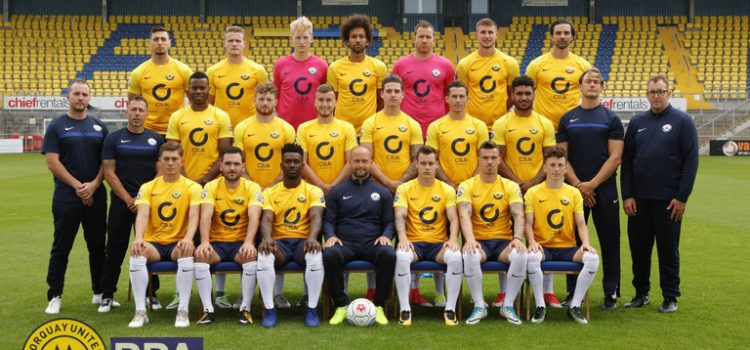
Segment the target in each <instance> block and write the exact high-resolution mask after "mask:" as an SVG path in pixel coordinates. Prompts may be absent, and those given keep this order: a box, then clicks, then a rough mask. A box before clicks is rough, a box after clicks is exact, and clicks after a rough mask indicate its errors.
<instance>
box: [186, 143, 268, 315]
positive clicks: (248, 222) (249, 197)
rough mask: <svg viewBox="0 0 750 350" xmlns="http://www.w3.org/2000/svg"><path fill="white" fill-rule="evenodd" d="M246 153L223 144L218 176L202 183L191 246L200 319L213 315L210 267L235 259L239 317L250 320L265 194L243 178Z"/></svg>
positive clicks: (257, 186) (258, 186)
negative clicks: (238, 270) (196, 230)
mask: <svg viewBox="0 0 750 350" xmlns="http://www.w3.org/2000/svg"><path fill="white" fill-rule="evenodd" d="M244 159H245V157H244V155H243V153H242V150H241V149H240V148H238V147H227V148H225V149H224V150H223V151H222V154H221V156H220V157H219V170H220V171H221V174H222V176H220V177H219V178H217V179H215V180H212V181H210V182H209V183H207V184H206V186H205V187H204V189H203V192H202V193H201V218H200V227H199V229H200V235H201V244H200V245H199V246H198V248H196V250H195V285H196V286H197V287H198V295H200V298H201V303H203V313H202V314H201V316H200V318H199V319H198V324H209V323H211V322H213V320H214V306H213V304H212V303H211V272H210V271H209V269H210V268H211V266H213V265H216V264H218V263H220V262H224V261H227V262H231V261H234V262H236V263H238V264H240V265H242V277H240V283H241V284H242V303H241V304H240V314H239V320H240V323H242V324H252V323H253V318H252V317H251V316H250V303H251V302H252V299H253V292H254V291H255V270H256V267H257V262H256V258H257V251H256V249H255V234H256V233H257V232H258V223H259V222H260V212H261V206H262V205H263V197H262V194H261V189H260V185H258V184H256V183H255V182H252V181H250V180H248V179H245V178H243V177H242V172H243V170H244V169H245V164H244V163H245V161H244Z"/></svg>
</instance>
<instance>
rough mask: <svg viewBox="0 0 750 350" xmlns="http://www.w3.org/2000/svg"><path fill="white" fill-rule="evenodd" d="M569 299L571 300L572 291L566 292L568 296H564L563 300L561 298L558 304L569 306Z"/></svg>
mask: <svg viewBox="0 0 750 350" xmlns="http://www.w3.org/2000/svg"><path fill="white" fill-rule="evenodd" d="M571 300H573V293H568V296H566V297H565V300H563V302H562V303H560V305H562V307H569V306H570V301H571Z"/></svg>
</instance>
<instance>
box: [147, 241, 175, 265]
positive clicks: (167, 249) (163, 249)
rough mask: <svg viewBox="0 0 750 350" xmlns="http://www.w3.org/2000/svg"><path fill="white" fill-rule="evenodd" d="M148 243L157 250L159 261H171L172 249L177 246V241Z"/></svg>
mask: <svg viewBox="0 0 750 350" xmlns="http://www.w3.org/2000/svg"><path fill="white" fill-rule="evenodd" d="M149 243H151V245H152V246H154V248H156V251H157V252H159V261H172V251H173V250H174V249H175V248H177V242H175V243H169V244H160V243H154V242H149Z"/></svg>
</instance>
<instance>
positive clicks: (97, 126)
mask: <svg viewBox="0 0 750 350" xmlns="http://www.w3.org/2000/svg"><path fill="white" fill-rule="evenodd" d="M94 130H96V131H102V127H101V126H99V125H94Z"/></svg>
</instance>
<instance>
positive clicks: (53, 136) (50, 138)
mask: <svg viewBox="0 0 750 350" xmlns="http://www.w3.org/2000/svg"><path fill="white" fill-rule="evenodd" d="M56 125H57V122H56V121H52V122H51V123H50V124H49V125H47V131H45V132H44V141H42V154H45V153H60V137H59V135H58V134H57V128H56V127H55V126H56Z"/></svg>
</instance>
